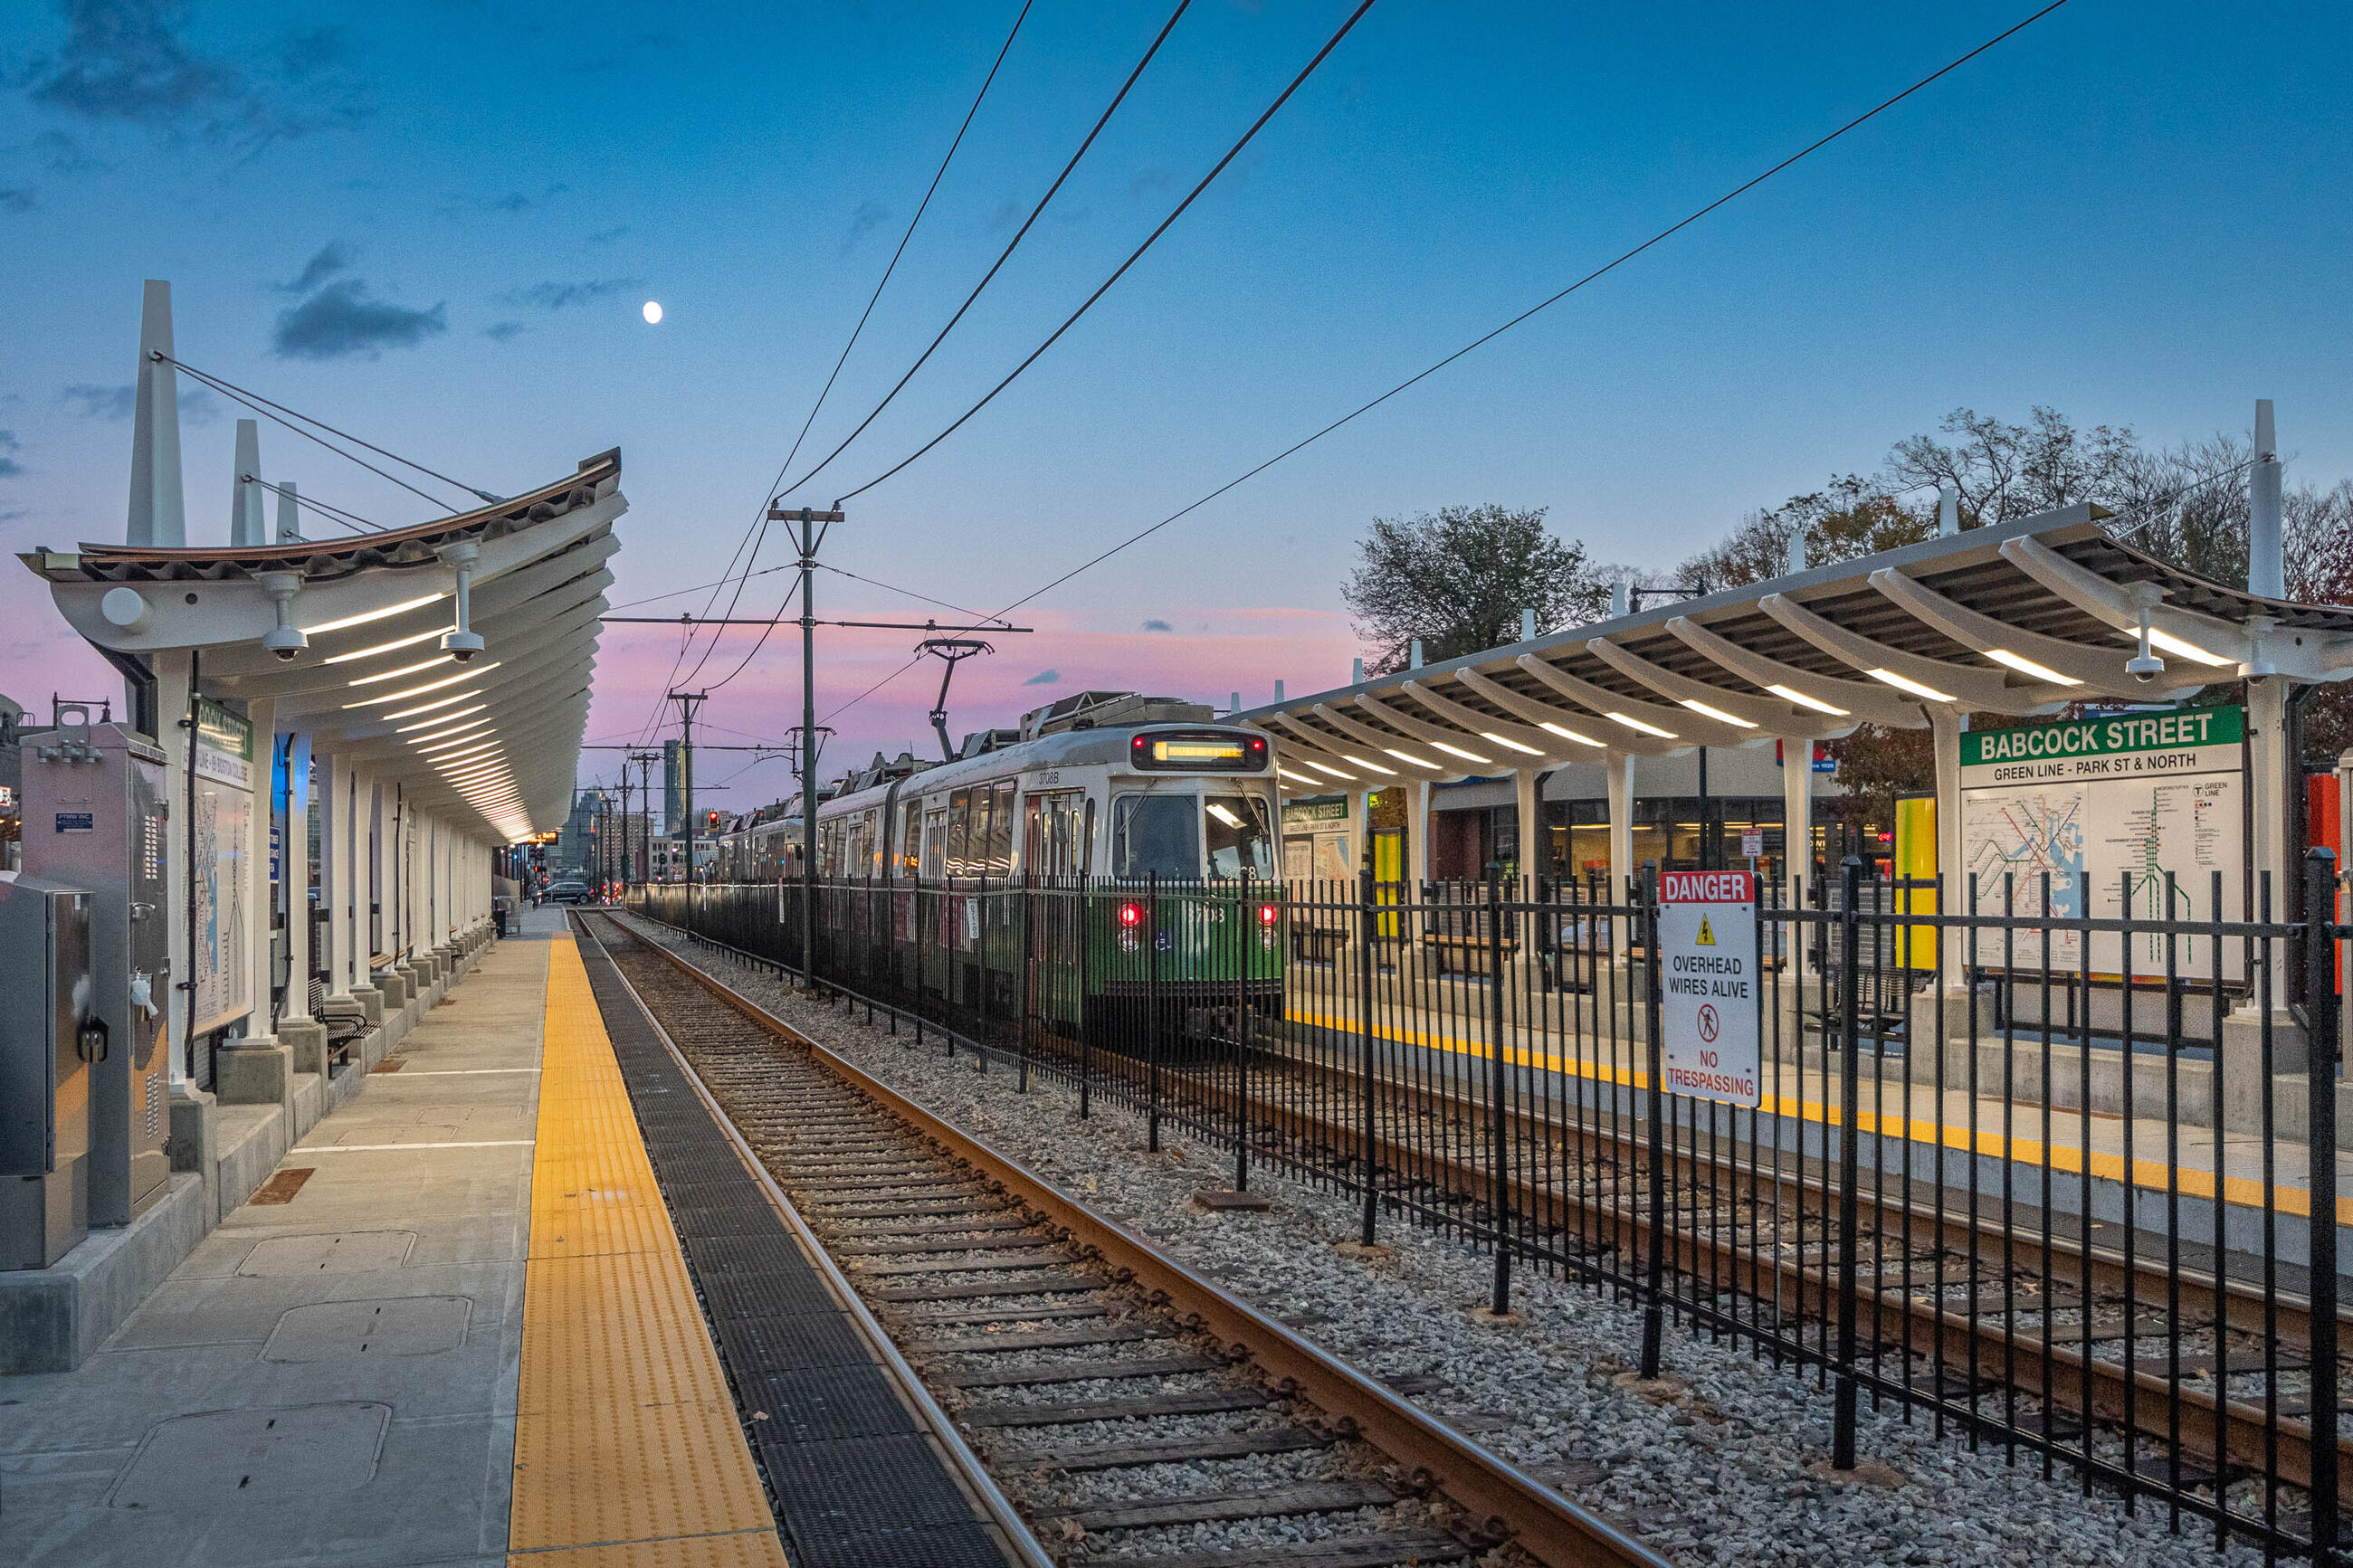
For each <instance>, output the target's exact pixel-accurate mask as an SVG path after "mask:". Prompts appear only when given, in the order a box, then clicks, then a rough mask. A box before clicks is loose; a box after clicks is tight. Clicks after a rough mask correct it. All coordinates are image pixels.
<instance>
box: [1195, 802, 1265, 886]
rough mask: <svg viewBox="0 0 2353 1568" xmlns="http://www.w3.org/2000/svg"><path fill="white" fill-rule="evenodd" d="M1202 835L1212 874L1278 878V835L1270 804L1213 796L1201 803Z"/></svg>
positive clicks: (1216, 875)
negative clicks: (1269, 819)
mask: <svg viewBox="0 0 2353 1568" xmlns="http://www.w3.org/2000/svg"><path fill="white" fill-rule="evenodd" d="M1201 816H1202V822H1201V827H1202V836H1203V837H1204V839H1205V840H1206V843H1207V847H1208V852H1209V875H1210V876H1212V877H1240V875H1241V874H1242V873H1243V872H1244V871H1248V872H1249V873H1250V875H1251V876H1252V877H1257V878H1270V877H1272V876H1273V875H1274V833H1273V830H1272V829H1271V827H1270V826H1268V824H1267V816H1266V802H1265V801H1263V800H1261V799H1260V798H1259V797H1258V796H1256V795H1207V796H1204V797H1203V799H1202V801H1201Z"/></svg>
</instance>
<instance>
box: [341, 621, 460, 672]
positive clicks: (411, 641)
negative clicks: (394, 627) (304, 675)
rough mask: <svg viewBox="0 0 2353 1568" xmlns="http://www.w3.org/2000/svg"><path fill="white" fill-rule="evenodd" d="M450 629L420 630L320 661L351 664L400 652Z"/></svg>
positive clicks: (438, 627)
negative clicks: (410, 635)
mask: <svg viewBox="0 0 2353 1568" xmlns="http://www.w3.org/2000/svg"><path fill="white" fill-rule="evenodd" d="M448 629H449V628H448V627H447V626H435V627H434V628H433V629H432V630H431V631H429V632H419V633H417V635H416V636H415V637H396V638H394V639H393V640H392V641H390V642H380V643H378V644H376V645H375V647H364V648H357V649H354V650H353V652H350V653H339V654H337V655H336V656H335V657H334V658H322V659H321V660H320V661H319V662H320V663H321V664H349V663H351V662H352V661H353V660H354V659H361V658H375V656H376V655H378V654H380V653H398V652H399V651H400V650H401V649H402V648H405V647H416V646H417V644H418V643H421V642H431V641H432V640H433V639H434V638H435V637H439V636H440V635H441V634H442V633H443V632H445V631H448Z"/></svg>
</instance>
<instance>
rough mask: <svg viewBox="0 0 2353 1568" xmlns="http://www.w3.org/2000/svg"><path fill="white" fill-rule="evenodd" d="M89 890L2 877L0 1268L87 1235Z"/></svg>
mask: <svg viewBox="0 0 2353 1568" xmlns="http://www.w3.org/2000/svg"><path fill="white" fill-rule="evenodd" d="M0 996H5V997H6V998H7V999H8V1001H7V1005H5V1006H0V1269H16V1268H48V1267H49V1266H50V1265H52V1264H54V1263H56V1262H57V1261H58V1259H59V1258H63V1257H64V1256H65V1255H66V1254H67V1253H68V1252H70V1251H71V1250H73V1248H74V1247H75V1246H76V1245H77V1244H79V1242H80V1241H81V1239H82V1238H83V1237H86V1236H88V1235H89V1234H90V1166H89V1160H88V1156H89V1153H90V1081H91V1076H92V1075H91V1068H92V1065H93V1063H94V1062H96V1061H99V1060H102V1059H103V1058H104V1056H105V1053H106V1051H107V1048H108V1040H107V1031H106V1028H105V1026H104V1025H103V1024H101V1023H100V1021H99V1020H98V1018H97V1017H96V1016H95V1015H94V1014H92V1013H91V1012H90V895H89V894H88V893H86V892H84V891H82V890H81V889H79V888H69V887H65V886H62V885H60V884H58V883H56V882H51V881H48V880H46V879H42V878H39V877H30V876H22V875H18V876H10V877H0Z"/></svg>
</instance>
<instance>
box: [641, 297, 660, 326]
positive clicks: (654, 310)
mask: <svg viewBox="0 0 2353 1568" xmlns="http://www.w3.org/2000/svg"><path fill="white" fill-rule="evenodd" d="M645 318H646V325H648V326H649V327H650V326H652V325H653V324H654V323H655V322H657V321H660V320H661V301H660V300H647V301H646V309H645Z"/></svg>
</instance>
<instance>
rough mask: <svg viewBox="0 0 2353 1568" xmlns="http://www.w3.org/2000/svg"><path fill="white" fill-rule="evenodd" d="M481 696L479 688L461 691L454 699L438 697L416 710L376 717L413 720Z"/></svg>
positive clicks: (451, 716)
mask: <svg viewBox="0 0 2353 1568" xmlns="http://www.w3.org/2000/svg"><path fill="white" fill-rule="evenodd" d="M481 694H482V689H481V688H480V687H479V686H477V687H476V688H474V689H473V690H471V691H460V692H459V693H458V694H457V695H455V696H453V697H437V698H435V699H434V700H432V701H430V702H420V703H418V704H417V706H416V707H414V708H402V709H398V710H395V711H393V712H390V713H379V714H377V715H376V717H377V718H379V719H413V718H415V717H416V716H417V714H419V713H430V712H432V711H433V710H435V709H436V708H447V707H448V706H449V704H451V703H452V702H463V701H465V700H468V699H469V698H473V697H480V695H481ZM484 706H485V707H487V706H488V704H487V703H486V704H484ZM467 711H468V712H472V711H473V710H472V709H468V710H467ZM449 717H450V718H452V719H454V718H456V717H457V715H456V714H454V713H452V714H450V715H449Z"/></svg>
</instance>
